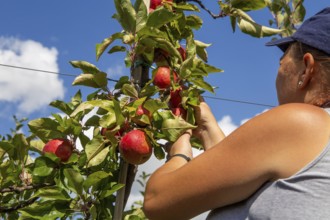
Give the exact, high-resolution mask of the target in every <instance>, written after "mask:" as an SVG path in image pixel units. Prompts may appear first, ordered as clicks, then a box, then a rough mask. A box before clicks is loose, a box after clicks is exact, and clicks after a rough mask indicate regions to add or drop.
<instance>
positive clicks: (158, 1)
mask: <svg viewBox="0 0 330 220" xmlns="http://www.w3.org/2000/svg"><path fill="white" fill-rule="evenodd" d="M163 2H173V0H151V1H150V8H151V9H156V8H157V7H159V6H161V5H163Z"/></svg>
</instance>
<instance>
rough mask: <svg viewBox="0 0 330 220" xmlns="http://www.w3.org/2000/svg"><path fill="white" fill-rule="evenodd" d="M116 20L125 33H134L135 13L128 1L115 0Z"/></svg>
mask: <svg viewBox="0 0 330 220" xmlns="http://www.w3.org/2000/svg"><path fill="white" fill-rule="evenodd" d="M114 2H115V6H116V9H117V14H116V16H115V17H114V18H116V19H117V20H118V21H119V23H120V24H121V26H122V27H123V28H124V30H125V31H127V32H130V33H134V32H135V28H136V12H135V10H134V8H133V5H132V3H131V1H130V0H115V1H114Z"/></svg>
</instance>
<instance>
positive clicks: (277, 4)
mask: <svg viewBox="0 0 330 220" xmlns="http://www.w3.org/2000/svg"><path fill="white" fill-rule="evenodd" d="M218 4H219V10H220V12H219V13H218V14H214V13H213V12H211V10H209V9H208V8H207V7H206V6H205V5H204V4H203V1H200V0H187V1H181V0H176V1H175V0H174V1H172V0H163V1H160V0H151V2H150V1H148V0H145V1H143V0H136V1H134V2H131V1H130V0H114V5H115V8H116V11H117V12H116V14H114V15H113V18H114V19H115V20H116V21H117V22H119V23H120V25H121V27H122V30H118V32H116V33H111V34H110V36H109V37H107V38H105V39H104V40H103V41H102V42H101V43H99V44H97V45H96V60H98V59H100V58H101V56H102V55H104V52H106V51H107V53H108V54H110V55H115V54H117V53H125V59H124V63H125V65H126V67H127V72H128V74H127V75H125V76H122V77H121V78H120V79H118V80H117V81H116V84H115V86H114V88H113V89H111V90H110V88H109V87H108V80H109V79H108V76H107V74H106V73H105V72H104V71H102V70H100V69H99V68H98V67H97V66H96V65H95V64H92V63H90V62H88V61H71V62H70V63H71V65H72V66H73V67H74V68H78V69H80V70H81V72H82V73H81V74H80V75H79V76H77V77H76V78H75V79H74V81H73V85H79V86H86V87H91V88H94V89H95V91H94V92H93V93H91V94H88V95H86V96H83V95H82V92H81V91H80V90H78V91H77V92H76V94H75V95H74V96H73V97H72V98H71V100H70V101H69V102H64V101H61V100H55V101H53V102H51V103H50V105H51V106H52V107H54V108H56V109H57V111H58V112H60V113H53V114H52V116H51V117H42V118H38V119H34V120H31V121H29V122H28V128H29V131H30V133H29V134H28V135H26V134H22V133H20V132H19V130H20V128H21V127H22V126H23V124H24V123H25V121H26V119H22V120H18V119H17V118H15V121H16V124H17V126H16V128H15V129H13V130H12V133H11V134H8V135H3V136H0V216H1V218H4V219H144V218H145V217H144V215H143V211H142V205H141V204H140V205H135V206H134V207H132V208H131V209H128V211H125V212H123V211H124V207H125V204H126V202H127V199H128V196H129V193H130V188H131V185H132V183H133V182H134V179H135V174H136V167H137V166H138V165H139V164H142V163H147V162H148V159H149V158H150V157H151V155H154V156H155V157H156V158H158V159H159V160H162V159H163V158H164V157H165V154H166V153H165V151H164V146H165V145H166V144H170V143H173V142H174V141H175V140H176V139H177V138H178V137H179V136H180V135H181V134H182V133H183V132H184V131H185V130H187V129H191V128H194V127H195V117H194V106H197V105H199V101H200V98H199V97H200V95H201V94H203V93H204V92H211V93H214V92H215V91H214V88H215V87H214V86H213V85H211V84H209V83H208V82H207V80H206V77H207V76H208V75H209V74H212V73H217V72H221V71H222V70H221V69H219V68H218V67H215V66H213V65H211V64H209V63H208V54H207V48H208V47H209V46H210V44H208V43H205V42H202V41H201V40H198V39H195V37H194V32H195V31H198V30H199V29H200V28H201V27H202V25H203V20H202V19H201V18H200V17H199V16H198V13H199V12H200V10H204V11H205V12H206V13H208V14H209V15H210V16H212V17H213V18H226V17H228V18H229V21H230V22H231V24H232V29H233V31H235V30H236V28H237V27H238V28H239V29H240V30H241V31H242V32H243V33H246V34H249V35H251V36H253V37H267V36H273V35H278V36H289V35H291V34H292V33H293V32H294V31H295V25H296V24H299V23H300V22H301V21H302V20H303V19H304V15H305V8H304V7H303V0H292V1H289V0H245V1H242V0H224V1H219V2H218ZM261 9H265V10H266V9H268V10H269V11H270V12H271V13H270V15H272V16H271V17H270V20H269V24H268V25H267V26H265V25H260V24H258V23H257V22H256V21H254V20H253V19H252V17H251V16H250V15H249V14H248V12H249V11H254V10H261ZM102 58H103V57H102ZM104 59H106V58H104ZM88 133H90V134H91V135H87V134H88ZM192 144H193V146H194V147H197V148H199V147H200V143H199V141H198V140H194V139H193V140H192ZM147 177H148V175H147V174H145V173H144V174H143V176H142V177H139V180H138V182H139V183H140V184H141V185H142V186H144V183H145V181H146V179H147Z"/></svg>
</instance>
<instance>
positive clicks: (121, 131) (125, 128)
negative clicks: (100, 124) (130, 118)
mask: <svg viewBox="0 0 330 220" xmlns="http://www.w3.org/2000/svg"><path fill="white" fill-rule="evenodd" d="M129 128H130V125H129V123H128V122H127V121H125V122H124V124H123V125H122V126H121V127H120V129H119V130H118V131H117V132H116V133H115V134H114V136H115V137H121V136H123V134H124V133H125V132H126V131H128V130H129ZM113 129H114V127H112V128H102V129H101V135H102V136H104V137H105V136H106V132H107V131H113Z"/></svg>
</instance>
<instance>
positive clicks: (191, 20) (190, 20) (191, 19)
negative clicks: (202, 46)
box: [186, 15, 203, 30]
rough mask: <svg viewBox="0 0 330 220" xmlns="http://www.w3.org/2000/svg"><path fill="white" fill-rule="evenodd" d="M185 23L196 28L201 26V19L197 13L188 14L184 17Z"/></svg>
mask: <svg viewBox="0 0 330 220" xmlns="http://www.w3.org/2000/svg"><path fill="white" fill-rule="evenodd" d="M186 24H187V26H189V27H191V28H193V29H196V30H198V29H200V28H201V27H202V25H203V20H202V19H201V18H200V17H198V16H197V15H189V16H187V17H186Z"/></svg>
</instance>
